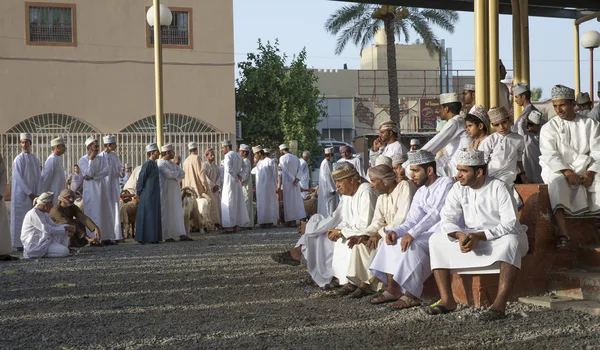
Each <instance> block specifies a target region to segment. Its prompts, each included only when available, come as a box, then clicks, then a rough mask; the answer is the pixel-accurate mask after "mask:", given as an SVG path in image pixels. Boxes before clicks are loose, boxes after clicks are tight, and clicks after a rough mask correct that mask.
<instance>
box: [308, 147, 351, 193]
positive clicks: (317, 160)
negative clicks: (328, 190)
mask: <svg viewBox="0 0 600 350" xmlns="http://www.w3.org/2000/svg"><path fill="white" fill-rule="evenodd" d="M319 145H321V148H322V149H323V150H325V148H329V147H333V159H332V162H334V163H335V162H337V161H338V160H339V159H340V158H342V155H341V154H340V147H342V146H349V147H350V148H351V149H352V154H353V155H356V152H355V151H354V147H352V145H351V144H349V143H346V142H341V141H336V140H321V141H319ZM323 159H325V154H324V153H323V152H321V154H313V155H312V164H313V166H314V168H313V170H312V171H311V173H310V187H311V188H314V187H315V186H317V185H318V184H319V168H320V167H321V162H322V161H323Z"/></svg>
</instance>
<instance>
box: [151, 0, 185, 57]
mask: <svg viewBox="0 0 600 350" xmlns="http://www.w3.org/2000/svg"><path fill="white" fill-rule="evenodd" d="M171 13H172V14H173V21H172V22H171V24H170V25H168V26H164V27H161V30H160V34H161V41H162V44H163V47H165V48H190V49H191V48H192V9H187V8H185V9H184V8H171ZM146 29H147V35H148V47H152V46H154V28H153V27H150V26H148V25H146Z"/></svg>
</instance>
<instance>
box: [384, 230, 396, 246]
mask: <svg viewBox="0 0 600 350" xmlns="http://www.w3.org/2000/svg"><path fill="white" fill-rule="evenodd" d="M396 240H398V234H397V233H396V232H394V231H390V232H388V233H386V234H385V244H387V245H394V244H396Z"/></svg>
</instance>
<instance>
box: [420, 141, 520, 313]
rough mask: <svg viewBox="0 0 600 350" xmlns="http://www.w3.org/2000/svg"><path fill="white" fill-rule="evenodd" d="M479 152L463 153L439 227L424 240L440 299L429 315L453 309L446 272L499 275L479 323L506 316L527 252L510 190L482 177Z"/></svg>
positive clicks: (484, 176) (482, 155)
mask: <svg viewBox="0 0 600 350" xmlns="http://www.w3.org/2000/svg"><path fill="white" fill-rule="evenodd" d="M486 168H487V166H486V164H485V155H484V153H483V152H482V151H477V150H473V149H467V148H465V149H463V150H461V152H460V154H459V163H458V174H457V178H458V181H459V183H456V184H455V185H454V186H453V187H452V189H451V190H450V193H448V196H447V197H446V203H445V205H444V207H443V209H442V215H441V223H440V229H439V230H438V231H437V232H436V233H435V234H434V235H433V236H432V237H431V239H430V240H429V247H430V250H431V269H432V270H433V274H434V276H435V280H436V283H437V286H438V289H439V290H440V295H441V301H440V302H439V303H438V304H437V305H436V306H434V307H431V308H428V309H427V310H428V313H430V314H434V315H436V314H443V313H448V312H451V311H453V310H454V309H456V301H455V300H454V297H453V295H452V288H451V276H450V274H451V273H476V274H485V273H498V272H499V273H500V278H499V285H498V295H497V296H496V299H495V300H494V303H493V304H492V306H491V308H490V309H488V310H487V311H486V312H484V313H483V314H482V315H481V316H480V320H482V321H492V320H497V319H501V318H504V317H505V310H506V302H507V301H508V297H509V296H510V292H511V289H512V286H513V284H514V281H515V278H516V274H517V270H518V269H520V268H521V258H522V257H523V256H525V254H527V250H528V243H527V235H526V231H527V227H524V226H522V225H521V224H520V223H519V219H518V217H517V205H516V202H515V200H514V197H513V195H512V191H511V190H510V189H509V188H508V187H507V186H506V184H505V183H504V182H502V181H500V180H497V179H494V178H491V177H487V176H486V170H487V169H486Z"/></svg>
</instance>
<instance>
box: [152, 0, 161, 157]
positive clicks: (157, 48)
mask: <svg viewBox="0 0 600 350" xmlns="http://www.w3.org/2000/svg"><path fill="white" fill-rule="evenodd" d="M160 29H161V25H160V0H154V89H155V98H156V143H157V144H158V147H159V148H160V147H162V146H163V85H162V76H163V69H162V37H161V32H160Z"/></svg>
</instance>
